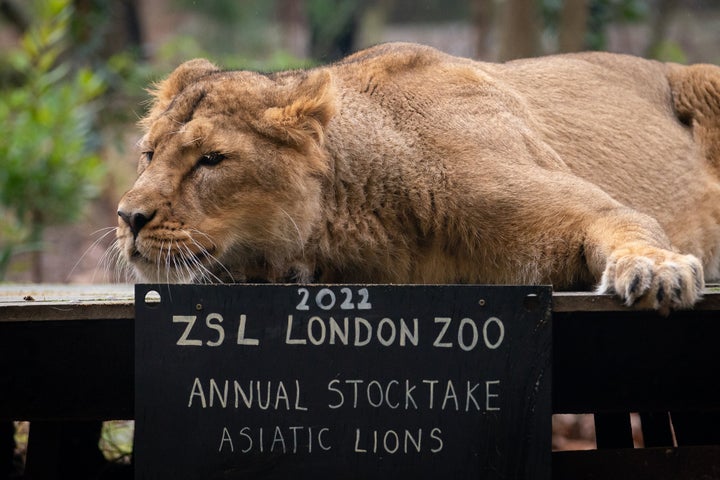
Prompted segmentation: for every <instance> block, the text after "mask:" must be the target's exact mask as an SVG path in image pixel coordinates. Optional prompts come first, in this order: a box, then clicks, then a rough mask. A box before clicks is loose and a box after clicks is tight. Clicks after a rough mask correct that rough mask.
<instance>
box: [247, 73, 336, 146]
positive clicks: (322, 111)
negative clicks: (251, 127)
mask: <svg viewBox="0 0 720 480" xmlns="http://www.w3.org/2000/svg"><path fill="white" fill-rule="evenodd" d="M284 97H285V100H284V101H283V102H282V105H280V106H275V107H270V108H268V109H267V110H265V111H264V112H263V113H262V115H261V117H260V119H259V122H258V128H259V129H260V130H261V131H262V132H263V133H265V134H266V135H268V136H270V137H273V138H276V139H278V140H280V141H282V142H285V143H288V144H290V145H292V146H295V147H299V148H303V147H305V146H307V145H308V144H309V142H312V141H315V142H317V144H320V145H321V144H322V143H323V140H324V137H325V134H324V130H325V126H326V125H327V124H328V122H329V121H330V119H331V118H332V116H333V115H334V114H335V89H334V86H333V79H332V76H331V75H330V73H329V72H327V71H323V70H319V71H314V72H311V73H310V74H308V76H307V77H305V78H304V79H302V80H301V81H300V82H299V83H298V84H296V85H292V86H290V91H289V94H288V95H287V96H284Z"/></svg>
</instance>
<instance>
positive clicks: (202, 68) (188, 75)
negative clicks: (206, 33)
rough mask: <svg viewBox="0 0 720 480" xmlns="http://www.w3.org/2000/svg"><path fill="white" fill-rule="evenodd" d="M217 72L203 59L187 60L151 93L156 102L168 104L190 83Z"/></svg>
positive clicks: (216, 69)
mask: <svg viewBox="0 0 720 480" xmlns="http://www.w3.org/2000/svg"><path fill="white" fill-rule="evenodd" d="M219 71H220V69H219V68H217V67H216V66H215V65H213V64H212V63H210V62H209V61H208V60H205V59H204V58H196V59H194V60H188V61H187V62H185V63H183V64H181V65H180V66H179V67H177V68H176V69H175V70H173V72H172V73H171V74H170V75H169V76H168V77H167V78H166V79H165V80H163V81H162V82H160V83H159V84H157V85H156V86H155V88H154V89H153V92H152V93H153V94H154V95H155V97H156V98H157V100H158V102H160V103H165V102H169V101H171V100H172V99H173V97H175V96H176V95H177V94H178V93H180V92H182V91H183V90H184V89H185V88H187V87H188V86H190V85H191V84H192V83H195V82H197V81H198V80H199V79H200V78H202V77H204V76H205V75H208V74H210V73H213V72H219Z"/></svg>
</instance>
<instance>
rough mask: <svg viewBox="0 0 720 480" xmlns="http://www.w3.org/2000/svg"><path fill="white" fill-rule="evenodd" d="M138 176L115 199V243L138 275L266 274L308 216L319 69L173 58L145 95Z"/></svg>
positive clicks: (287, 260)
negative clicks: (258, 68) (269, 68)
mask: <svg viewBox="0 0 720 480" xmlns="http://www.w3.org/2000/svg"><path fill="white" fill-rule="evenodd" d="M153 96H154V100H153V104H152V107H151V109H150V112H149V114H148V115H147V117H146V118H145V119H143V120H142V121H141V125H142V127H143V129H144V131H145V135H144V136H143V138H142V139H141V140H140V142H139V145H140V148H141V151H142V155H141V158H140V161H139V165H138V178H137V180H136V182H135V184H134V186H133V187H132V189H131V190H130V191H128V192H127V193H126V194H125V195H124V196H123V197H122V199H121V201H120V204H119V206H118V215H119V220H118V228H117V239H118V246H119V247H120V249H121V251H122V253H121V256H122V258H124V259H125V260H126V261H127V262H128V263H129V264H130V265H131V266H132V267H133V269H134V270H135V271H136V272H137V273H138V274H139V276H140V277H141V278H142V280H145V281H164V282H190V281H192V282H203V281H208V282H216V281H221V280H222V281H244V280H246V279H247V278H249V277H253V276H258V277H263V278H266V279H268V280H274V279H277V277H279V276H284V275H287V274H288V273H289V272H287V271H280V270H282V269H286V268H287V266H288V265H293V264H295V265H294V267H295V268H297V270H298V271H297V272H296V275H297V276H298V278H299V279H306V278H305V277H307V276H308V275H309V274H310V273H312V272H308V271H304V270H307V269H311V268H312V267H311V266H305V265H302V264H300V263H298V262H299V261H298V259H300V258H301V257H302V256H303V248H304V244H305V242H306V241H307V240H308V238H309V237H310V236H311V234H312V231H313V228H314V225H315V223H316V222H317V217H318V212H319V202H320V183H321V181H322V178H323V176H324V175H326V174H327V170H328V164H327V161H326V158H325V157H324V154H323V150H322V143H323V136H324V134H323V129H324V127H325V125H326V124H327V123H328V122H329V120H330V118H331V117H332V115H333V113H334V89H333V83H332V78H331V77H330V74H329V73H328V72H326V71H323V70H316V71H310V72H298V73H296V74H281V75H275V76H273V75H262V74H258V73H251V72H242V71H238V72H224V71H220V70H218V69H217V68H216V67H215V66H213V65H212V64H211V63H209V62H208V61H206V60H193V61H190V62H187V63H185V64H183V65H181V66H180V67H178V68H177V69H176V70H175V71H174V72H173V73H172V74H171V75H170V76H169V77H168V78H167V79H166V80H165V81H163V82H161V83H160V84H159V85H158V86H157V88H156V89H155V90H154V92H153Z"/></svg>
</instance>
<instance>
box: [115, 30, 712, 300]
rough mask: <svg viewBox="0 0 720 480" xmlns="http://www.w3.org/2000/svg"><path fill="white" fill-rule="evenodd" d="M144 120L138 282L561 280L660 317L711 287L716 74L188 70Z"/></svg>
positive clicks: (396, 48)
mask: <svg viewBox="0 0 720 480" xmlns="http://www.w3.org/2000/svg"><path fill="white" fill-rule="evenodd" d="M142 126H143V127H144V129H145V136H144V137H143V139H142V141H141V146H142V151H143V154H142V157H141V160H140V163H139V177H138V179H137V181H136V183H135V185H134V186H133V187H132V189H131V190H130V191H129V192H127V193H126V194H125V196H124V197H123V198H122V200H121V201H120V205H119V207H118V214H119V216H120V219H119V224H118V229H117V238H118V246H119V247H120V249H121V250H122V254H123V257H124V259H125V260H126V261H127V263H128V264H129V265H131V266H132V267H133V268H134V270H135V271H136V272H137V274H138V276H139V277H140V278H142V279H144V280H148V281H160V282H163V281H168V282H207V281H210V282H217V281H247V280H248V279H263V280H268V281H280V280H288V279H291V280H297V281H301V282H307V281H322V282H374V283H384V282H392V283H457V282H460V283H552V284H553V285H554V286H555V288H556V289H570V288H592V287H597V288H598V289H599V290H600V291H603V292H616V293H617V294H618V295H619V296H620V297H622V298H623V299H624V301H626V302H627V303H628V304H633V303H636V302H639V303H640V304H641V305H644V306H647V307H652V308H656V309H660V310H661V311H663V312H667V311H669V309H672V308H685V307H690V306H692V305H693V304H694V303H695V302H696V301H697V300H698V299H699V297H700V295H701V292H702V289H703V285H704V283H703V282H704V278H705V279H708V280H713V279H718V278H720V68H718V67H715V66H710V65H695V66H690V67H685V66H680V65H674V64H663V63H659V62H654V61H648V60H643V59H639V58H635V57H630V56H622V55H613V54H605V53H589V54H578V55H565V56H554V57H545V58H539V59H531V60H521V61H515V62H510V63H506V64H489V63H480V62H476V61H472V60H468V59H463V58H456V57H452V56H449V55H446V54H443V53H441V52H439V51H436V50H434V49H431V48H428V47H423V46H419V45H410V44H387V45H381V46H378V47H374V48H371V49H368V50H365V51H361V52H359V53H357V54H355V55H352V56H350V57H348V58H346V59H344V60H342V61H340V62H338V63H336V64H333V65H329V66H325V67H320V68H316V69H312V70H308V71H291V72H281V73H275V74H269V75H264V74H260V73H254V72H247V71H221V70H219V69H218V68H216V67H215V66H213V65H212V64H210V63H209V62H207V61H205V60H193V61H190V62H187V63H185V64H183V65H181V66H180V67H178V68H177V69H176V70H175V71H174V72H173V73H172V74H171V75H170V76H169V77H168V78H167V79H166V80H165V81H163V82H162V83H160V84H159V85H158V87H157V90H156V91H155V95H154V103H153V105H152V108H151V110H150V112H149V114H148V116H147V117H146V118H145V119H144V120H143V121H142ZM703 271H704V274H703Z"/></svg>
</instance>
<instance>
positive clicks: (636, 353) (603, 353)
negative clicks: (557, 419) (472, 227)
mask: <svg viewBox="0 0 720 480" xmlns="http://www.w3.org/2000/svg"><path fill="white" fill-rule="evenodd" d="M133 319H134V304H133V287H132V286H131V285H100V286H64V285H43V286H35V285H6V286H0V420H5V421H8V420H30V421H32V422H36V424H37V425H46V426H51V425H54V426H55V427H56V426H58V425H62V424H65V422H69V423H68V424H71V423H72V422H77V421H86V420H104V419H132V418H133V415H134V413H133V396H134V393H133V392H134V381H133V379H134V365H133V358H134V357H133V349H134V328H133ZM718 339H720V288H718V287H717V286H712V287H710V288H708V289H707V292H706V294H705V298H704V300H703V301H702V302H701V303H700V304H698V305H697V306H696V308H695V309H694V310H692V311H683V312H674V313H672V314H671V315H670V316H668V317H660V316H658V315H657V314H655V313H654V312H648V311H642V310H638V309H634V308H627V307H624V306H622V305H620V304H619V303H618V301H617V300H616V299H615V298H614V297H612V296H607V295H594V294H590V293H555V294H554V295H553V411H554V412H555V413H593V414H596V428H597V432H598V447H599V449H598V450H592V451H587V452H556V453H554V454H553V478H555V479H572V480H582V479H605V478H607V479H613V478H634V479H643V478H648V479H650V478H652V479H673V480H677V479H680V480H684V479H714V478H720V384H719V383H718V382H720V380H719V379H720V360H719V359H720V357H719V356H718ZM629 412H641V413H642V414H643V415H644V416H643V427H644V429H645V428H646V427H647V429H648V433H647V434H646V444H647V443H648V440H649V444H651V445H654V446H655V447H656V448H645V449H632V448H628V447H631V446H632V442H631V439H630V437H629V435H630V429H629V415H628V413H629ZM667 412H670V413H671V416H672V419H673V425H672V427H673V428H674V431H673V430H671V425H670V423H669V421H668V420H667V419H668V415H667ZM673 434H674V437H675V438H676V441H677V445H675V444H674V440H673ZM36 435H37V438H40V437H42V436H43V434H42V429H41V428H39V429H35V428H33V429H32V435H31V444H32V442H33V441H34V439H33V437H35V436H36ZM50 437H51V436H47V435H45V436H44V438H50ZM1 443H2V442H0V444H1ZM43 448H44V449H45V451H46V452H47V451H52V448H53V445H49V444H48V445H45V446H44V447H42V446H38V447H36V451H42V450H43ZM1 454H2V453H1V452H0V455H1ZM33 460H34V461H37V462H42V461H43V460H42V459H41V458H39V457H32V458H31V460H30V461H33ZM75 460H77V459H75ZM55 461H56V462H63V461H68V460H67V459H65V460H62V459H57V458H56V459H55ZM46 463H47V462H46ZM48 465H51V464H48ZM51 467H52V465H51ZM47 471H52V468H49V469H46V470H45V472H47ZM45 475H47V473H45ZM37 478H39V477H37ZM43 478H61V477H52V475H51V476H50V477H43Z"/></svg>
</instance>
